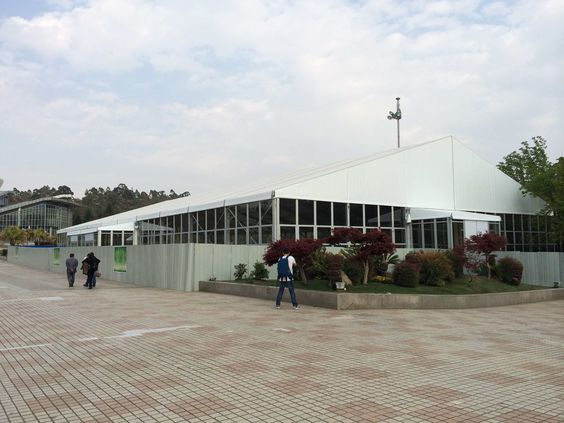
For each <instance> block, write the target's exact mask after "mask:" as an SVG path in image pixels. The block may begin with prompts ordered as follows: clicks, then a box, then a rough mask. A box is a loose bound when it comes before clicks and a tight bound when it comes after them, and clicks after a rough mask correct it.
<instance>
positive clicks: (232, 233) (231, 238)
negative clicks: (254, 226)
mask: <svg viewBox="0 0 564 423" xmlns="http://www.w3.org/2000/svg"><path fill="white" fill-rule="evenodd" d="M227 244H235V230H234V229H231V230H229V231H227Z"/></svg>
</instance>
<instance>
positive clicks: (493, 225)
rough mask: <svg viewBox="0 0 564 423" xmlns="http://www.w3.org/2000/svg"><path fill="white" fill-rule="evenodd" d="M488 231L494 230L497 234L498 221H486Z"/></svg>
mask: <svg viewBox="0 0 564 423" xmlns="http://www.w3.org/2000/svg"><path fill="white" fill-rule="evenodd" d="M488 232H495V233H496V234H499V223H497V222H489V223H488Z"/></svg>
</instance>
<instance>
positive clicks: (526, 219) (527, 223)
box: [523, 214, 531, 231]
mask: <svg viewBox="0 0 564 423" xmlns="http://www.w3.org/2000/svg"><path fill="white" fill-rule="evenodd" d="M523 230H524V231H530V230H531V216H530V215H528V214H524V215H523Z"/></svg>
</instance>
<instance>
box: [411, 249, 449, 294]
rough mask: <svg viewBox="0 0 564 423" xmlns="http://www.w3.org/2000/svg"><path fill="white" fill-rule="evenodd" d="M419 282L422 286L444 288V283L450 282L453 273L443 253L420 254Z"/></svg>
mask: <svg viewBox="0 0 564 423" xmlns="http://www.w3.org/2000/svg"><path fill="white" fill-rule="evenodd" d="M421 256H422V263H421V270H420V271H419V282H420V283H421V284H423V285H431V286H444V285H445V282H452V280H453V279H454V272H453V271H452V267H451V265H450V261H449V260H448V259H447V258H446V256H445V255H444V254H443V253H439V252H429V253H425V254H422V255H421Z"/></svg>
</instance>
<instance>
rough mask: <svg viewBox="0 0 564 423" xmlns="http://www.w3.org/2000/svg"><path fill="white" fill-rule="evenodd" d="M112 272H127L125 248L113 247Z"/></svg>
mask: <svg viewBox="0 0 564 423" xmlns="http://www.w3.org/2000/svg"><path fill="white" fill-rule="evenodd" d="M114 272H127V248H126V247H114Z"/></svg>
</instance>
